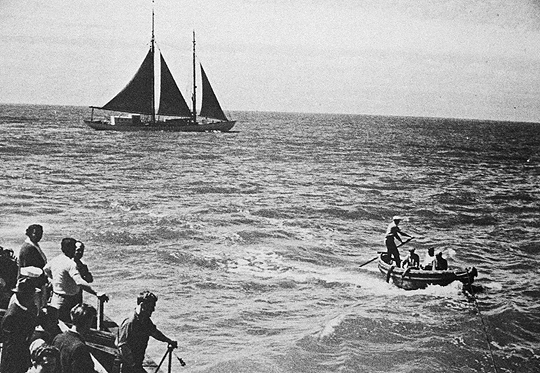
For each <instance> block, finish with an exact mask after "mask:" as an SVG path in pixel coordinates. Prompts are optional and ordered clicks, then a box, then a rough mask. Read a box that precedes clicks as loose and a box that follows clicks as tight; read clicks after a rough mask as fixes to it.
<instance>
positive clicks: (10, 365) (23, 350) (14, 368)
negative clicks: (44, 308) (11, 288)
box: [0, 303, 37, 373]
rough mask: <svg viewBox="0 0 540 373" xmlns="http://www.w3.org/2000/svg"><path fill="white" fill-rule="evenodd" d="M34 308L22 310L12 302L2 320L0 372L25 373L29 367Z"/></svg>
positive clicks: (34, 323)
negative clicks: (2, 343)
mask: <svg viewBox="0 0 540 373" xmlns="http://www.w3.org/2000/svg"><path fill="white" fill-rule="evenodd" d="M36 320H37V316H36V310H35V308H29V309H28V310H24V309H22V308H21V307H19V305H18V304H17V303H12V304H11V305H10V306H9V308H8V309H7V311H6V314H5V315H4V318H3V320H2V337H3V342H4V345H3V348H2V360H1V361H0V372H5V373H25V372H26V370H27V369H28V368H29V367H30V350H29V348H30V337H31V336H32V333H33V332H34V328H35V326H36Z"/></svg>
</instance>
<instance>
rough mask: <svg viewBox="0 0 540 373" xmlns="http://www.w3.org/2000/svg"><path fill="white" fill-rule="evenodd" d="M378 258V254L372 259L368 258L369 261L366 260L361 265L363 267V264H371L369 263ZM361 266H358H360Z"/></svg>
mask: <svg viewBox="0 0 540 373" xmlns="http://www.w3.org/2000/svg"><path fill="white" fill-rule="evenodd" d="M378 258H379V256H378V255H377V256H376V257H375V258H373V259H371V260H368V261H367V262H365V263H364V264H361V265H360V267H363V266H365V265H366V264H369V263H371V262H372V261H374V260H377V259H378ZM360 267H358V268H360Z"/></svg>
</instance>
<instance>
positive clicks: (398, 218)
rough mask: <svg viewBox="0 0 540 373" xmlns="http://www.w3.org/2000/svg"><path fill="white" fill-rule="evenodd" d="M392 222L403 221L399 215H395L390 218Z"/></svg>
mask: <svg viewBox="0 0 540 373" xmlns="http://www.w3.org/2000/svg"><path fill="white" fill-rule="evenodd" d="M392 220H403V218H402V217H401V216H399V215H396V216H394V217H393V218H392Z"/></svg>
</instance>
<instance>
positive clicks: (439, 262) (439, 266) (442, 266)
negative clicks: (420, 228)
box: [433, 251, 448, 271]
mask: <svg viewBox="0 0 540 373" xmlns="http://www.w3.org/2000/svg"><path fill="white" fill-rule="evenodd" d="M433 265H434V267H435V269H436V270H437V271H446V270H447V269H448V261H447V260H446V259H444V258H443V256H442V251H439V252H438V253H437V255H435V261H434V262H433Z"/></svg>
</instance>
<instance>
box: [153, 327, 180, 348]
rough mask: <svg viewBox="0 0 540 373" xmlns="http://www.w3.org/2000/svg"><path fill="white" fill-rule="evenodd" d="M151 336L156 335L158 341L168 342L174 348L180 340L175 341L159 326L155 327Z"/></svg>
mask: <svg viewBox="0 0 540 373" xmlns="http://www.w3.org/2000/svg"><path fill="white" fill-rule="evenodd" d="M151 336H152V337H154V338H155V339H157V340H158V341H161V342H167V343H168V344H169V345H171V346H173V347H174V348H177V347H178V342H176V341H173V340H172V339H170V338H169V337H167V336H166V335H165V334H163V333H162V332H161V331H160V330H158V329H157V328H156V329H154V332H153V333H152V334H151Z"/></svg>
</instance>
